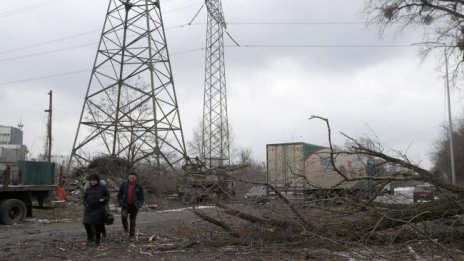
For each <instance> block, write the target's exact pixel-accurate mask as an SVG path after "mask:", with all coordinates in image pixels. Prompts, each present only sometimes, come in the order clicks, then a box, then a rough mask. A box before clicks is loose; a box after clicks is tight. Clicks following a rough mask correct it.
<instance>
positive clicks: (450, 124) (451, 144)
mask: <svg viewBox="0 0 464 261" xmlns="http://www.w3.org/2000/svg"><path fill="white" fill-rule="evenodd" d="M423 44H431V45H438V46H440V47H441V46H442V47H443V54H444V56H445V74H446V75H445V85H446V98H447V102H448V138H449V147H450V165H451V177H450V181H451V184H456V168H455V162H454V142H453V120H452V117H451V98H450V86H449V72H448V45H447V44H446V43H442V42H420V43H413V44H411V45H423Z"/></svg>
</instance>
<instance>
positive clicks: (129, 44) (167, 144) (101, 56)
mask: <svg viewBox="0 0 464 261" xmlns="http://www.w3.org/2000/svg"><path fill="white" fill-rule="evenodd" d="M99 156H111V157H119V158H124V159H127V160H128V161H129V162H130V164H132V165H134V164H139V163H144V164H148V165H151V166H155V167H157V168H164V167H167V168H175V167H178V166H180V165H181V164H182V163H183V162H184V159H185V157H186V152H185V143H184V136H183V133H182V125H181V121H180V113H179V107H178V104H177V97H176V92H175V88H174V81H173V76H172V70H171V63H170V59H169V52H168V46H167V42H166V35H165V31H164V24H163V19H162V15H161V8H160V1H159V0H110V1H109V5H108V10H107V12H106V18H105V22H104V26H103V30H102V33H101V38H100V42H99V44H98V50H97V55H96V57H95V62H94V65H93V69H92V73H91V76H90V81H89V84H88V88H87V92H86V94H85V99H84V104H83V106H82V112H81V116H80V119H79V125H78V127H77V130H76V137H75V139H74V143H73V148H72V152H71V157H70V161H69V165H68V169H69V166H70V164H71V163H72V164H77V165H78V166H84V165H87V164H88V163H89V162H90V161H91V160H92V159H93V158H94V157H99Z"/></svg>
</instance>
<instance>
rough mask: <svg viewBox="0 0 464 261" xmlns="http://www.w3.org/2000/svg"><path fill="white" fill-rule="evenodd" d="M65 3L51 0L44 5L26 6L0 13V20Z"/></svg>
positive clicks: (43, 3) (61, 0) (59, 0)
mask: <svg viewBox="0 0 464 261" xmlns="http://www.w3.org/2000/svg"><path fill="white" fill-rule="evenodd" d="M63 1H65V0H50V1H46V2H42V3H37V4H33V5H28V6H24V7H21V8H18V9H14V10H11V11H5V12H0V18H1V17H6V16H11V15H15V14H20V13H24V12H29V11H32V10H35V9H39V8H42V7H46V6H49V5H53V4H57V3H59V2H63Z"/></svg>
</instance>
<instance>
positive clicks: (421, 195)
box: [412, 184, 435, 203]
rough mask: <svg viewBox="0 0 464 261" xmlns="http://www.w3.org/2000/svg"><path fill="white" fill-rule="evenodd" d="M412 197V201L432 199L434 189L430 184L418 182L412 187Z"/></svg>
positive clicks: (433, 197)
mask: <svg viewBox="0 0 464 261" xmlns="http://www.w3.org/2000/svg"><path fill="white" fill-rule="evenodd" d="M412 198H413V200H414V203H417V202H418V201H424V200H427V201H429V200H434V199H435V191H434V188H433V186H432V185H430V184H418V185H416V186H415V187H414V191H413V192H412Z"/></svg>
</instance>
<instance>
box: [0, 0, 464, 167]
mask: <svg viewBox="0 0 464 261" xmlns="http://www.w3.org/2000/svg"><path fill="white" fill-rule="evenodd" d="M203 2H204V1H202V0H198V1H194V0H164V1H161V8H162V10H163V19H164V22H165V28H166V34H167V41H168V47H169V52H170V54H171V65H172V70H173V75H174V82H175V87H176V92H177V98H178V102H179V106H180V113H181V120H182V125H183V128H184V136H185V139H186V142H187V141H189V140H190V139H191V137H192V133H193V129H194V127H196V126H197V125H198V122H199V121H200V119H201V113H202V103H203V101H202V99H203V88H204V86H203V81H204V72H203V71H204V50H203V48H204V45H205V41H206V40H205V38H206V33H205V27H206V25H205V23H206V13H205V9H203V10H202V11H201V12H200V14H199V16H198V17H197V18H196V19H195V21H194V24H193V25H190V26H188V25H187V23H188V22H189V21H190V20H191V19H192V18H193V17H194V15H195V13H196V12H197V11H198V10H199V8H200V7H201V5H202V4H203ZM222 3H223V9H224V15H225V19H226V21H227V22H228V32H229V33H230V34H231V35H232V37H233V38H234V39H235V40H236V41H237V42H238V43H239V44H240V45H241V47H236V46H234V44H233V42H232V41H231V40H230V39H228V38H226V39H225V41H226V43H225V44H226V46H227V48H226V49H225V62H226V78H227V94H228V113H229V122H230V125H231V126H232V131H233V136H234V142H235V145H236V146H240V147H243V148H247V149H251V150H252V152H253V157H254V158H255V159H257V160H260V161H261V160H264V159H265V146H266V144H269V143H281V142H300V141H301V142H307V143H313V144H318V145H327V144H328V142H327V131H326V128H325V125H324V123H323V122H321V121H317V120H312V121H308V120H307V118H308V117H309V116H310V115H311V114H315V115H319V116H322V117H325V118H328V119H329V120H330V123H331V125H332V131H333V135H334V137H333V138H334V142H335V143H336V144H340V145H342V144H343V143H344V142H345V138H344V137H343V136H342V135H340V134H339V133H338V132H339V131H342V132H344V133H346V134H348V135H350V136H353V137H359V136H366V135H370V136H372V135H375V136H376V137H377V138H378V139H379V140H380V141H381V142H382V143H384V145H385V147H386V148H392V149H394V150H401V151H403V152H406V155H407V156H408V157H410V159H411V160H413V161H414V162H415V163H420V164H421V166H423V167H429V166H430V163H429V154H430V152H431V151H432V150H433V143H434V141H435V140H437V139H438V138H439V137H440V136H441V135H443V128H442V127H441V126H442V124H443V123H444V122H446V119H447V116H446V115H447V114H446V113H447V112H446V100H445V92H444V80H443V74H442V72H441V71H439V70H437V66H438V65H439V64H438V60H435V59H434V57H433V56H432V57H431V59H429V60H426V61H425V62H423V63H421V59H420V57H419V56H418V50H419V47H418V46H409V45H410V44H411V43H414V42H420V41H421V37H420V33H421V31H420V30H412V31H409V32H407V33H405V34H403V35H402V36H401V37H396V38H394V37H392V35H393V34H387V35H386V36H384V37H383V38H382V39H381V38H380V37H379V35H378V34H377V33H376V32H375V30H373V29H368V28H366V26H365V25H364V24H363V20H362V18H361V17H360V16H359V15H358V14H359V12H360V11H361V9H362V3H363V1H362V0H333V1H323V0H289V1H280V0H223V2H222ZM2 4H3V6H2V11H1V12H0V31H1V33H2V41H0V71H1V75H2V77H1V78H0V110H1V111H2V117H1V120H0V124H1V125H12V126H15V125H17V124H18V123H19V122H20V121H22V123H23V124H24V138H25V140H24V143H25V145H27V146H28V147H29V149H30V150H31V152H32V156H37V155H38V154H39V153H40V152H41V151H42V150H43V140H44V138H45V134H46V126H45V124H46V118H47V114H46V113H45V112H44V109H47V107H48V95H47V93H48V91H49V90H53V93H54V103H53V109H54V121H53V133H54V136H53V138H54V146H53V151H54V153H56V154H69V153H70V151H71V146H72V141H73V139H74V136H75V132H76V128H77V124H78V119H79V114H80V112H81V109H82V103H83V99H84V95H85V91H86V89H87V84H88V81H89V77H90V70H91V67H92V65H93V61H94V59H95V54H96V49H97V43H98V41H99V37H100V32H101V28H102V26H103V22H104V18H105V13H106V9H107V6H108V1H107V0H79V1H77V0H34V1H31V0H27V1H26V0H15V1H4V3H2ZM31 79H35V80H31ZM451 95H452V97H453V98H452V111H453V115H454V116H455V117H457V116H460V115H461V113H462V109H461V108H462V105H463V103H462V98H461V94H460V93H459V92H457V91H453V92H452V93H451Z"/></svg>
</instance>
